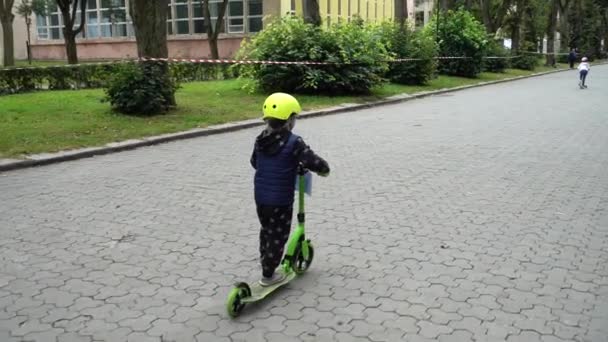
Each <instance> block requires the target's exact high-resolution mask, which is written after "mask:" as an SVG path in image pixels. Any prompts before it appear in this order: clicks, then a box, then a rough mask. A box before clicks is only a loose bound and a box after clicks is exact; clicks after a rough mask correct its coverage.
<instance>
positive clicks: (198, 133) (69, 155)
mask: <svg viewBox="0 0 608 342" xmlns="http://www.w3.org/2000/svg"><path fill="white" fill-rule="evenodd" d="M602 64H608V63H598V64H595V65H602ZM565 71H571V70H570V69H564V70H553V71H546V72H540V73H534V74H530V75H526V76H516V77H513V78H508V79H504V80H497V81H488V82H481V83H477V84H471V85H465V86H460V87H455V88H446V89H440V90H434V91H426V92H421V93H416V94H412V95H408V94H400V95H393V96H390V97H387V98H386V99H383V100H379V101H374V102H368V103H363V104H352V103H345V104H342V105H338V106H334V107H329V108H325V109H321V110H316V111H310V112H304V113H302V114H300V116H299V118H300V119H310V118H315V117H322V116H327V115H334V114H341V113H344V112H351V111H357V110H362V109H368V108H373V107H378V106H385V105H390V104H396V103H401V102H406V101H411V100H415V99H420V98H424V97H428V96H434V95H441V94H446V93H452V92H457V91H461V90H466V89H472V88H478V87H483V86H487V85H493V84H500V83H506V82H513V81H518V80H522V79H526V78H532V77H538V76H544V75H549V74H554V73H558V72H565ZM263 124H264V123H263V122H262V121H260V120H258V119H251V120H245V121H237V122H232V123H226V124H221V125H214V126H211V127H207V128H195V129H191V130H188V131H183V132H178V133H170V134H163V135H157V136H152V137H147V138H141V139H131V140H126V141H121V142H114V143H109V144H106V145H104V146H100V147H89V148H82V149H76V150H68V151H61V152H56V153H41V154H34V155H29V156H27V157H26V159H24V160H21V159H0V172H3V171H12V170H18V169H25V168H29V167H34V166H43V165H49V164H55V163H60V162H65V161H72V160H77V159H83V158H90V157H93V156H99V155H104V154H110V153H117V152H122V151H128V150H133V149H136V148H140V147H145V146H153V145H158V144H163V143H167V142H171V141H178V140H184V139H191V138H197V137H204V136H209V135H216V134H222V133H228V132H234V131H239V130H243V129H248V128H253V127H257V126H262V125H263Z"/></svg>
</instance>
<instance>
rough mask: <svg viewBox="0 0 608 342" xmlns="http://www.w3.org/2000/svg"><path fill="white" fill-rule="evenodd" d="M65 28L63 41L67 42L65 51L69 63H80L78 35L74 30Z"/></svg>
mask: <svg viewBox="0 0 608 342" xmlns="http://www.w3.org/2000/svg"><path fill="white" fill-rule="evenodd" d="M67 31H68V30H66V29H65V28H64V30H63V41H64V43H65V52H66V55H67V57H68V64H78V49H77V48H76V37H75V36H74V34H73V33H72V32H67Z"/></svg>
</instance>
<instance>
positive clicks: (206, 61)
mask: <svg viewBox="0 0 608 342" xmlns="http://www.w3.org/2000/svg"><path fill="white" fill-rule="evenodd" d="M139 60H140V61H142V62H148V61H152V62H169V63H184V62H185V63H204V64H282V65H283V64H284V65H335V64H339V63H329V62H312V61H300V62H294V61H254V60H247V59H243V60H238V59H206V58H203V59H185V58H148V57H143V58H140V59H139Z"/></svg>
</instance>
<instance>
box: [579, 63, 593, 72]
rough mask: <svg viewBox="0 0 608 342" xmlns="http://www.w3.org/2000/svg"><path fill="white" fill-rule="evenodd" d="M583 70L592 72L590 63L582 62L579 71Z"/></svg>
mask: <svg viewBox="0 0 608 342" xmlns="http://www.w3.org/2000/svg"><path fill="white" fill-rule="evenodd" d="M581 70H586V71H589V70H591V66H590V65H589V62H582V63H581V64H579V65H578V71H581Z"/></svg>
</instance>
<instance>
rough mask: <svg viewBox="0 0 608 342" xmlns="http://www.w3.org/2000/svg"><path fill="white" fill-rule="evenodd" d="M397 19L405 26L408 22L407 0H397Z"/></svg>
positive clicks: (400, 24)
mask: <svg viewBox="0 0 608 342" xmlns="http://www.w3.org/2000/svg"><path fill="white" fill-rule="evenodd" d="M394 6H395V19H396V21H397V23H399V26H400V27H401V28H403V27H404V26H405V23H406V22H407V17H408V16H407V10H408V9H407V0H395V5H394Z"/></svg>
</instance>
